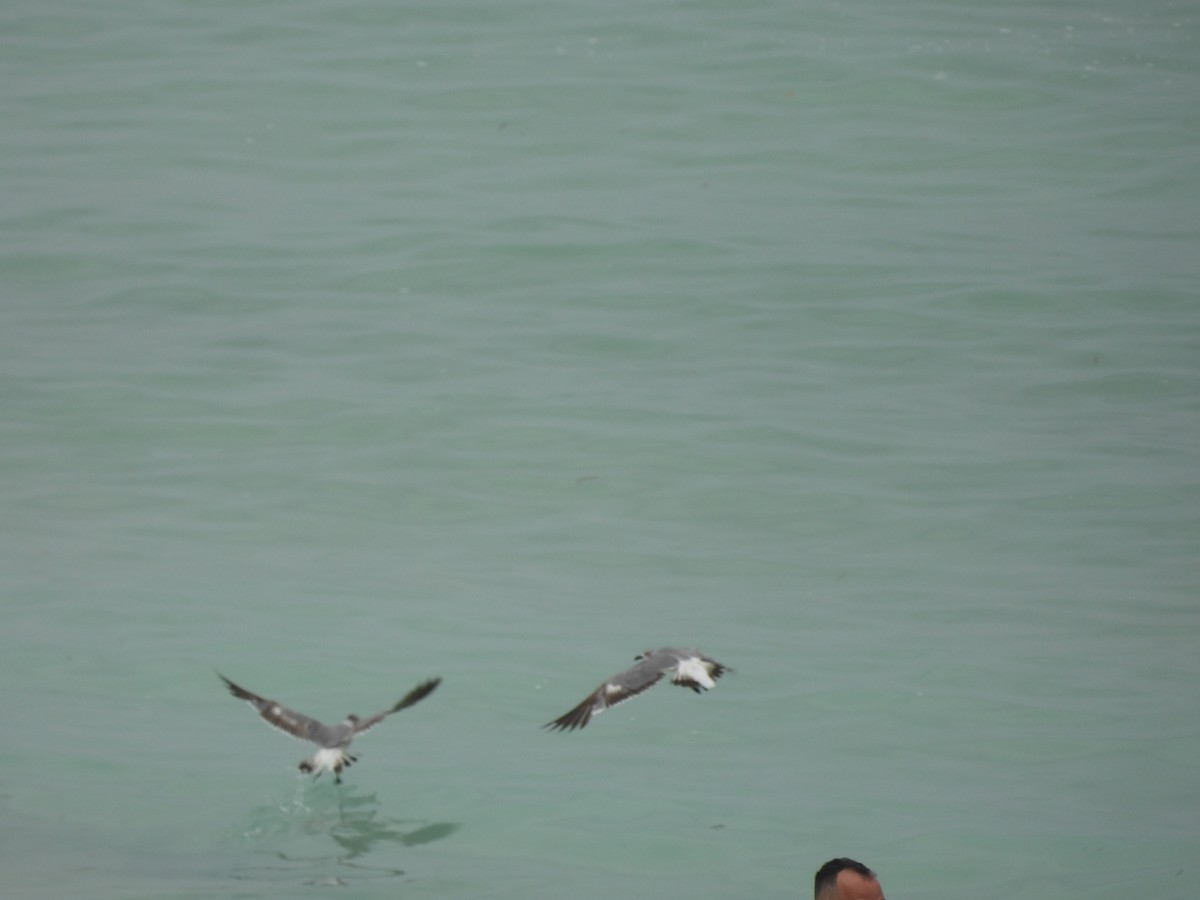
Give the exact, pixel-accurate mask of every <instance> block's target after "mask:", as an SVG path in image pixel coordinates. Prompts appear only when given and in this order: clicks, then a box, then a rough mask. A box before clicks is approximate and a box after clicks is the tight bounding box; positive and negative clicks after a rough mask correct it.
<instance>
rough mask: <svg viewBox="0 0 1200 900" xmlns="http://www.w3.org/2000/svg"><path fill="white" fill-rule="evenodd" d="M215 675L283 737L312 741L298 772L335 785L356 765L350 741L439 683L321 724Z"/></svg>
mask: <svg viewBox="0 0 1200 900" xmlns="http://www.w3.org/2000/svg"><path fill="white" fill-rule="evenodd" d="M217 675H218V676H219V677H220V679H221V680H222V681H223V682H225V686H226V687H228V688H229V693H231V694H233V696H235V697H237V698H238V699H239V700H245V701H246V702H247V703H249V704H250V705H251V706H253V707H254V708H255V709H256V710H258V714H259V715H260V716H262V717H263V720H264V721H265V722H266V723H267V724H268V725H273V726H274V727H276V728H278V729H279V730H280V731H282V732H283V733H284V734H290V735H291V736H292V737H294V738H299V739H300V740H302V741H312V742H313V743H314V744H316V745H317V746H318V747H320V748H321V749H320V750H318V751H317V752H316V753H314V754H313V755H312V756H310V757H309V758H308V759H305V760H303V761H302V762H301V763H300V766H299V768H300V771H301V772H304V773H308V772H315V773H316V774H315V775H313V780H314V781H315V780H316V779H317V778H319V777H320V776H321V773H322V772H323V771H325V770H326V769H328V770H329V771H331V772H332V773H333V780H334V781H336V782H337V783H338V784H341V783H342V769H348V768H350V766H351V764H353V763H356V762H358V757H357V756H351V755H350V754H349V753H347V752H346V750H347V748H349V746H350V742H351V741H353V740H354V739H355V738H356V737H358V736H359V735H360V734H362V733H363V732H364V731H370V730H371V729H372V728H374V727H375V726H376V725H378V724H379V723H380V722H382V721H383V720H384V719H385V718H387V717H388V716H390V715H391V714H392V713H394V712H400V710H402V709H405V708H406V707H409V706H412V705H413V704H414V703H419V702H420V701H421V700H424V699H425V698H426V697H428V696H429V695H430V694H432V693H433V689H434V688H435V687H437V686H438V685H439V684H441V681H442V679H440V678H430V679H429V680H428V681H422V682H421V683H420V684H418V685H417V686H416V687H415V688H413V689H412V690H411V691H409V692H408V693H407V694H405V695H404V697H403V698H402V699H401V700H398V701H396V705H395V706H392V707H390V708H388V709H385V710H383V711H381V712H377V713H375V715H373V716H369V717H368V718H366V719H360V718H359V717H358V716H356V715H354V714H353V713H351V714H350V715H348V716H346V718H344V719H342V721H341V722H339V723H338V724H337V725H325V724H322V723H321V722H318V721H317V720H316V719H310V718H309V717H308V716H304V715H301V714H300V713H298V712H295V711H294V710H290V709H288V708H287V707H286V706H282V705H281V704H279V703H277V702H276V701H274V700H267V699H266V698H265V697H260V696H258V694H252V693H250V691H248V690H246V689H245V688H243V687H238V686H237V685H236V684H234V683H233V682H232V681H230V680H229V679H228V678H226V677H225V676H224V675H221V673H220V672H218V673H217Z"/></svg>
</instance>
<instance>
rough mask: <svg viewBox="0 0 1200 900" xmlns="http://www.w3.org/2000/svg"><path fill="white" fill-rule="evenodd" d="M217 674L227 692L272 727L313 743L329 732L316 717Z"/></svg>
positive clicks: (319, 740)
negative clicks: (253, 710) (252, 709)
mask: <svg viewBox="0 0 1200 900" xmlns="http://www.w3.org/2000/svg"><path fill="white" fill-rule="evenodd" d="M217 676H218V677H219V678H220V679H221V680H222V681H223V682H225V686H226V687H228V688H229V693H231V694H233V696H235V697H237V698H238V699H239V700H245V701H246V702H247V703H249V704H250V705H251V706H252V707H254V709H256V710H257V711H258V714H259V715H260V716H262V718H263V721H264V722H266V723H267V724H268V725H270V726H272V727H274V728H278V729H279V730H280V731H282V732H283V733H284V734H288V735H291V736H292V737H294V738H298V739H299V740H302V741H312V742H313V743H314V744H321V743H322V737H323V736H324V735H326V734H327V733H328V732H329V727H328V726H327V725H323V724H322V723H320V722H318V721H317V720H316V719H310V718H309V717H308V716H305V715H302V714H300V713H298V712H296V711H295V710H291V709H288V708H287V707H286V706H283V705H282V704H280V703H278V702H276V701H275V700H268V699H266V698H265V697H260V696H258V694H254V693H251V692H250V691H248V690H246V689H245V688H244V687H239V686H238V685H236V684H234V683H233V682H232V681H230V680H229V679H228V678H226V677H225V676H224V675H222V674H221V673H220V672H218V673H217Z"/></svg>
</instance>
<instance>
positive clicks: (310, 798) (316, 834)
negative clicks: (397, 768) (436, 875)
mask: <svg viewBox="0 0 1200 900" xmlns="http://www.w3.org/2000/svg"><path fill="white" fill-rule="evenodd" d="M248 819H249V822H248V825H247V827H246V828H245V829H244V837H246V838H250V839H253V840H255V841H263V842H269V843H273V844H275V845H276V849H275V850H274V855H275V856H276V858H277V859H280V860H282V861H283V862H284V864H285V865H283V866H278V865H276V866H267V867H265V868H266V869H269V870H272V871H276V872H279V873H280V874H283V873H286V874H287V876H289V877H292V876H295V875H296V874H297V868H313V867H315V868H322V867H324V866H327V865H329V864H330V863H333V864H336V865H338V866H339V867H347V868H350V869H354V870H357V873H358V874H357V878H358V879H361V878H362V877H363V875H364V873H368V872H369V873H373V876H374V877H375V878H390V877H396V876H400V875H403V874H404V870H403V869H400V868H396V867H395V866H391V865H368V864H367V863H366V860H365V857H366V856H367V855H368V854H369V853H371V852H372V851H374V850H379V849H381V848H382V847H383V846H386V845H393V846H402V847H412V846H416V845H418V844H428V843H430V842H432V841H437V840H440V839H442V838H444V837H448V836H449V835H451V834H453V833H454V832H455V831H456V830H457V829H458V827H459V826H458V825H457V824H455V823H453V822H429V821H406V820H403V819H394V818H390V817H388V816H384V815H381V813H380V810H379V800H378V797H377V796H376V794H374V793H370V794H367V793H363V792H361V791H360V790H359V789H358V788H356V787H354V786H352V785H346V784H343V785H340V786H334V785H322V786H314V785H311V783H309V784H305V785H304V786H303V787H301V788H299V789H298V790H297V792H296V794H295V796H294V797H293V798H292V799H291V800H290V801H289V802H284V803H281V804H279V805H274V806H261V807H258V808H257V809H254V810H252V811H251V812H250V814H249V816H248ZM323 837H328V838H329V839H331V840H332V841H333V844H334V848H333V852H332V853H321V852H320V846H319V845H320V843H323V841H321V838H323ZM314 843H316V846H315V847H312V850H311V852H310V850H309V847H310V846H311V845H312V844H314ZM281 844H282V845H284V847H285V848H286V849H279V845H281ZM293 844H301V845H303V849H302V850H301V851H299V852H298V851H296V850H293V849H292V845H293ZM389 861H390V860H389ZM255 868H256V870H257V871H256V872H254V873H253V874H251V873H249V872H246V873H243V876H242V877H246V878H261V877H263V875H264V872H263V867H255ZM307 874H309V875H310V876H312V877H309V878H308V879H307V880H306V881H305V882H304V883H305V884H310V885H343V884H346V883H348V882H347V881H346V878H345V877H343V876H344V875H346V873H344V872H343V873H342V875H329V874H321V875H315V874H314V873H312V872H311V871H310V872H308V873H307ZM346 877H348V876H346Z"/></svg>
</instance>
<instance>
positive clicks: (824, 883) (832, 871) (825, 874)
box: [813, 856, 876, 897]
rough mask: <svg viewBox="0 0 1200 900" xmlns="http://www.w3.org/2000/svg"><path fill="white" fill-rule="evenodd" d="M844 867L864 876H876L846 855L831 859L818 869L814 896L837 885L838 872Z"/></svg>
mask: <svg viewBox="0 0 1200 900" xmlns="http://www.w3.org/2000/svg"><path fill="white" fill-rule="evenodd" d="M843 869H849V870H850V871H851V872H857V873H858V874H859V875H862V876H863V877H864V878H875V877H876V876H875V873H874V872H872V871H871V870H870V869H868V868H867V867H866V866H864V865H863V864H862V863H860V862H858V861H857V860H853V859H850V858H849V857H846V856H839V857H838V858H837V859H831V860H830V861H829V862H827V863H825V865H823V866H821V868H819V869H817V875H816V877H815V878H814V879H813V896H814V897H820V896H821V891H827V890H830V889H832V888H834V887H836V886H837V877H838V872H840V871H842V870H843Z"/></svg>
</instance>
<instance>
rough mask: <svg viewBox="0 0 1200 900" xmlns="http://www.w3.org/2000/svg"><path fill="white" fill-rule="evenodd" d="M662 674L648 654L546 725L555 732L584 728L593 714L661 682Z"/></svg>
mask: <svg viewBox="0 0 1200 900" xmlns="http://www.w3.org/2000/svg"><path fill="white" fill-rule="evenodd" d="M662 677H663V671H662V669H661V668H660V667H659V662H658V660H654V659H651V658H650V655H649V654H646V655H644V656H642V657H641V658H640V661H639V662H637V663H635V664H634V665H632V666H630V667H629V668H628V669H626V670H625V671H623V672H618V673H617V674H616V675H613V676H612V677H611V678H609V679H607V680H606V681H604V682H603V683H602V684H601V685H600V686H599V687H597V688H596V690H594V691H592V692H591V693H590V694H589V695H588V696H587V697H586V698H585V699H584V701H583V702H582V703H580V704H579V705H578V706H576V707H575V708H573V709H571V710H569V711H567V712H565V713H563V714H562V715H561V716H559V717H558V718H557V719H555V720H554V721H553V722H547V723H546V724H545V725H543V726H542V727H543V728H549V729H550V730H551V731H574V730H575V729H576V728H583V727H584V726H585V725H587V723H588V722H590V721H591V718H592V715H593V714H596V713H602V712H604V710H606V709H608V708H609V707H611V706H616V705H617V704H618V703H624V702H625V701H626V700H628V699H629V698H631V697H636V696H637V695H638V694H640V693H642V691H644V690H647V689H648V688H650V687H652V686H653V685H655V684H657V683H658V682H659V681H660V680H661V679H662Z"/></svg>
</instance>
